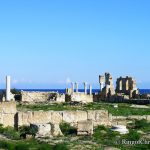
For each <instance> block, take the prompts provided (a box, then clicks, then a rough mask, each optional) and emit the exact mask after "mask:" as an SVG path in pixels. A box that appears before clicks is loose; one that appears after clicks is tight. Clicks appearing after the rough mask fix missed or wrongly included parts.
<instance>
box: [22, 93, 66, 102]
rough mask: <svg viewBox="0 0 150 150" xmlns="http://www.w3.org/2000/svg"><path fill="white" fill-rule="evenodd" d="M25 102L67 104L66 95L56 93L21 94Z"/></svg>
mask: <svg viewBox="0 0 150 150" xmlns="http://www.w3.org/2000/svg"><path fill="white" fill-rule="evenodd" d="M21 97H22V101H23V102H45V101H55V102H65V95H61V94H59V93H55V92H26V91H22V92H21Z"/></svg>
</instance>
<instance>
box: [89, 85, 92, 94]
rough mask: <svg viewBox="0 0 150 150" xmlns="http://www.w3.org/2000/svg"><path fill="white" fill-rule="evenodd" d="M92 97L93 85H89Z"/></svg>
mask: <svg viewBox="0 0 150 150" xmlns="http://www.w3.org/2000/svg"><path fill="white" fill-rule="evenodd" d="M89 89H90V95H92V85H89Z"/></svg>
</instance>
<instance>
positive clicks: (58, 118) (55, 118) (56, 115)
mask: <svg viewBox="0 0 150 150" xmlns="http://www.w3.org/2000/svg"><path fill="white" fill-rule="evenodd" d="M62 120H63V114H62V112H61V111H52V112H51V120H50V122H51V123H56V124H59V123H60V122H62Z"/></svg>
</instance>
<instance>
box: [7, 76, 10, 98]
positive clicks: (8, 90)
mask: <svg viewBox="0 0 150 150" xmlns="http://www.w3.org/2000/svg"><path fill="white" fill-rule="evenodd" d="M6 101H10V76H6Z"/></svg>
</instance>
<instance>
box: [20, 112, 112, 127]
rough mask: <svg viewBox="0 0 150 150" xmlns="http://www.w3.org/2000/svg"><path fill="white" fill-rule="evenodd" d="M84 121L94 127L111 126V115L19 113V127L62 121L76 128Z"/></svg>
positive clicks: (106, 113)
mask: <svg viewBox="0 0 150 150" xmlns="http://www.w3.org/2000/svg"><path fill="white" fill-rule="evenodd" d="M84 120H92V121H93V124H94V126H97V125H105V126H108V125H111V122H110V119H109V114H108V111H106V110H89V111H79V110H77V111H47V112H44V111H34V112H18V126H22V125H30V124H34V123H53V124H59V123H61V122H62V121H64V122H67V123H70V124H72V125H74V126H76V125H77V123H78V122H80V121H84Z"/></svg>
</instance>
